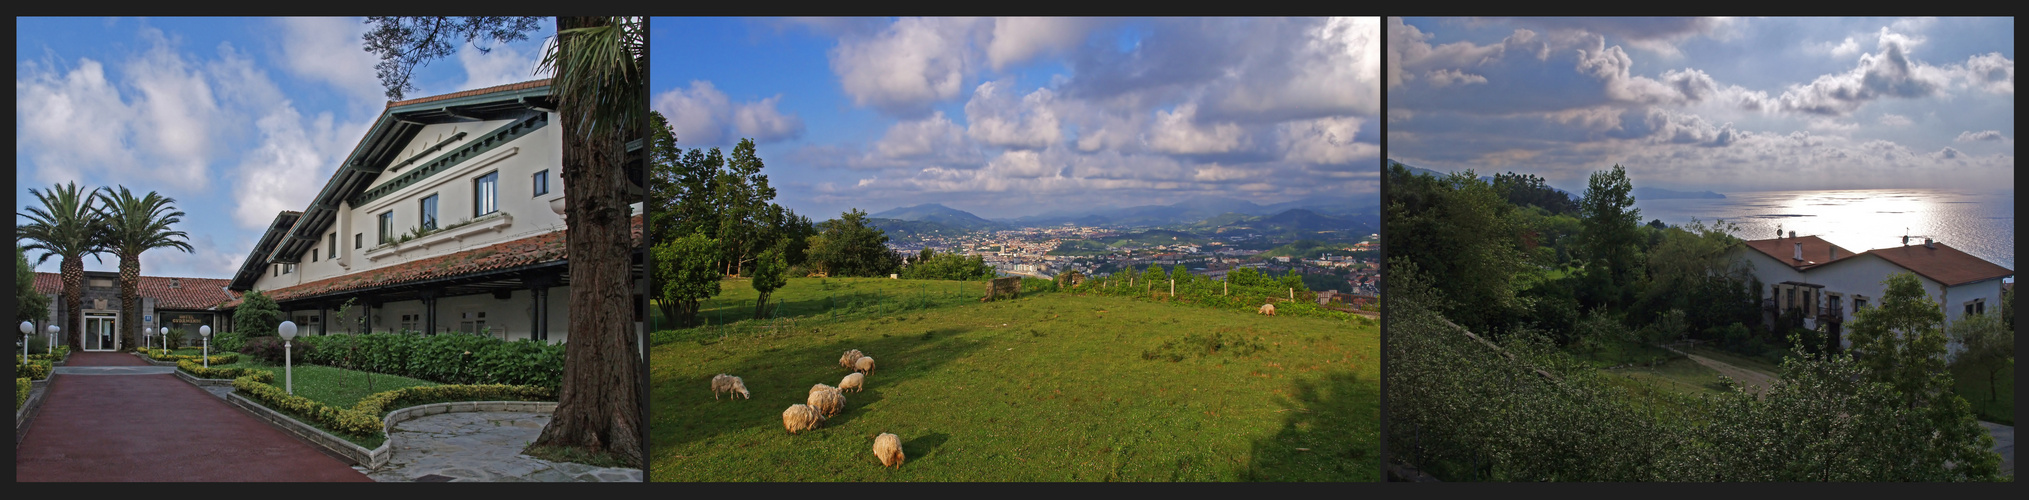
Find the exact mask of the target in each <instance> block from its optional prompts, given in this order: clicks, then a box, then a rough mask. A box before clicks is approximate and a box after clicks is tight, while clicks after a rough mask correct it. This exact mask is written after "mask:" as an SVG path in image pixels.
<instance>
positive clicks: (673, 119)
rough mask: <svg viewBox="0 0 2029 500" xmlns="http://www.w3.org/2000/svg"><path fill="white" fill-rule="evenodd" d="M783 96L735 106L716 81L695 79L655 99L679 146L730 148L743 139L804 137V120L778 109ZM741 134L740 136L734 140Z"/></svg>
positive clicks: (658, 109) (653, 102) (767, 139)
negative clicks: (688, 85)
mask: <svg viewBox="0 0 2029 500" xmlns="http://www.w3.org/2000/svg"><path fill="white" fill-rule="evenodd" d="M781 101H782V96H781V95H780V94H777V95H775V96H774V97H769V98H766V99H762V100H759V101H750V102H743V103H738V104H734V103H733V102H732V100H731V99H728V98H727V97H726V94H725V92H720V91H719V89H718V87H717V86H714V85H712V82H709V81H704V80H692V81H691V82H690V88H689V89H683V88H675V89H670V90H669V91H667V92H663V93H662V94H660V95H657V96H655V98H654V100H653V101H652V104H653V106H652V107H653V108H654V109H655V110H656V111H660V112H662V117H663V118H664V119H666V120H668V121H669V128H670V131H671V132H673V133H675V134H676V139H677V141H678V142H679V143H682V144H688V145H690V146H689V147H712V146H729V145H732V144H733V143H734V142H736V141H737V140H738V139H740V138H749V139H754V140H755V141H757V142H769V141H775V140H781V139H791V138H795V137H798V136H801V135H802V134H803V118H801V117H798V116H796V115H794V114H787V115H785V114H783V113H782V112H781V110H779V109H777V105H778V104H780V103H781ZM734 134H738V137H734Z"/></svg>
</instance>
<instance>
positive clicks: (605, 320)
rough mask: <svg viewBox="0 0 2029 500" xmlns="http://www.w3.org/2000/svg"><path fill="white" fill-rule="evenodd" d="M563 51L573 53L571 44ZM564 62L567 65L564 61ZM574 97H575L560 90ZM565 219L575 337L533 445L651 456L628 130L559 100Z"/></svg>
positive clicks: (595, 20)
mask: <svg viewBox="0 0 2029 500" xmlns="http://www.w3.org/2000/svg"><path fill="white" fill-rule="evenodd" d="M608 22H609V21H608V19H607V18H603V17H563V16H559V17H557V31H558V32H559V33H562V32H563V31H564V30H569V29H574V28H581V27H595V26H601V25H605V24H606V23H608ZM558 53H559V54H564V53H568V51H567V50H565V49H564V48H561V47H560V48H559V49H558ZM559 66H560V67H561V66H562V65H561V64H560V65H559ZM560 97H562V98H563V99H569V97H567V96H560ZM560 106H561V107H564V109H562V110H561V111H564V112H562V113H559V114H560V115H562V116H561V120H560V123H559V124H560V125H562V128H561V130H564V131H566V132H565V133H563V134H560V135H562V136H563V168H562V178H563V180H564V195H565V196H566V198H567V199H568V201H567V202H566V204H565V207H566V208H565V212H566V213H565V217H566V223H567V224H569V229H568V230H567V231H568V232H567V233H566V234H565V251H566V252H567V255H569V259H570V264H569V265H570V273H571V300H570V318H571V330H570V338H569V340H568V341H567V345H566V347H565V349H564V353H565V354H564V356H565V358H564V380H563V385H562V388H561V389H560V390H559V394H558V400H557V409H556V413H555V414H554V416H553V418H552V419H551V420H550V423H549V425H548V426H546V427H544V428H543V431H542V435H541V436H540V437H538V438H537V439H536V441H535V443H533V444H532V446H555V447H571V448H579V449H584V450H587V451H592V452H605V453H612V454H614V455H618V456H621V457H625V458H627V459H629V460H630V461H633V462H640V461H641V459H642V455H643V451H644V450H643V447H642V443H643V441H642V439H641V397H642V394H641V377H642V374H641V370H640V366H641V365H640V362H641V359H640V356H641V351H640V348H639V346H638V345H637V343H636V340H635V338H634V337H635V334H634V328H633V321H632V319H633V318H632V315H633V307H631V304H632V302H631V301H632V300H633V298H632V293H631V292H632V291H633V290H634V287H633V285H632V281H633V280H632V279H630V274H632V268H633V266H632V264H631V262H630V261H629V258H628V257H629V253H630V250H631V248H630V247H631V245H630V243H631V242H632V241H631V240H632V238H631V237H630V236H631V235H630V234H629V230H630V227H629V226H630V218H629V213H628V211H629V210H628V206H627V205H628V203H627V201H628V200H626V199H624V198H622V194H623V193H626V192H627V185H628V181H627V176H626V175H625V172H624V171H623V170H622V168H621V155H622V154H623V153H624V151H622V150H621V149H620V143H621V140H620V137H619V135H618V134H609V135H605V136H603V137H594V138H586V137H584V135H583V134H580V133H576V132H575V131H578V130H581V128H580V124H579V123H577V122H578V120H580V119H582V115H580V114H578V113H574V112H572V111H573V110H572V109H570V108H569V107H571V106H574V104H572V103H568V102H567V103H561V104H560Z"/></svg>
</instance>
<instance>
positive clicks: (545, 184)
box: [531, 170, 550, 196]
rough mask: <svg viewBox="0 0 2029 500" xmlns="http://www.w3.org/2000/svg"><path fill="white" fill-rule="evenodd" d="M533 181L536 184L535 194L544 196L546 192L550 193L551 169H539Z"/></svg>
mask: <svg viewBox="0 0 2029 500" xmlns="http://www.w3.org/2000/svg"><path fill="white" fill-rule="evenodd" d="M531 182H532V183H533V184H535V196H542V195H546V194H550V171H549V170H540V171H537V172H536V173H535V179H534V180H533V181H531Z"/></svg>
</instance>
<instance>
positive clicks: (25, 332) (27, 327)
mask: <svg viewBox="0 0 2029 500" xmlns="http://www.w3.org/2000/svg"><path fill="white" fill-rule="evenodd" d="M34 334H35V322H32V321H23V322H21V335H22V337H24V338H25V337H27V336H29V335H34ZM22 342H27V340H23V341H22ZM21 353H22V354H28V346H26V345H23V346H21Z"/></svg>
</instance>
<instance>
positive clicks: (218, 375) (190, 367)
mask: <svg viewBox="0 0 2029 500" xmlns="http://www.w3.org/2000/svg"><path fill="white" fill-rule="evenodd" d="M213 362H214V363H216V362H217V361H213ZM176 369H178V370H183V371H184V373H189V374H191V375H193V376H196V377H197V378H208V379H226V378H229V379H237V378H240V377H249V376H251V377H253V379H254V380H255V381H258V382H260V383H263V384H272V383H275V372H271V371H267V370H262V369H258V368H205V367H204V365H202V364H198V362H196V361H191V360H188V359H186V360H182V361H177V362H176Z"/></svg>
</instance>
